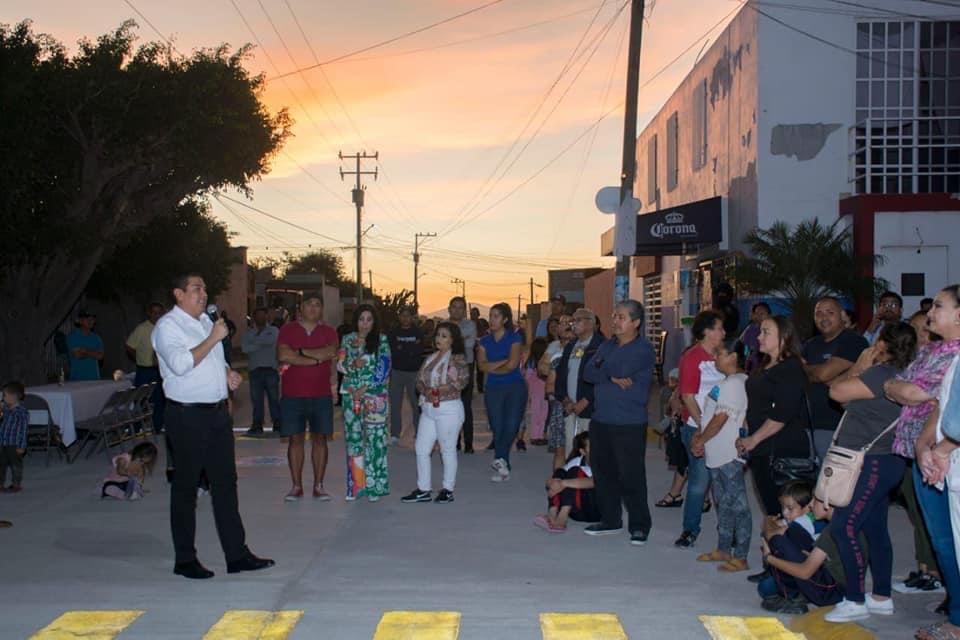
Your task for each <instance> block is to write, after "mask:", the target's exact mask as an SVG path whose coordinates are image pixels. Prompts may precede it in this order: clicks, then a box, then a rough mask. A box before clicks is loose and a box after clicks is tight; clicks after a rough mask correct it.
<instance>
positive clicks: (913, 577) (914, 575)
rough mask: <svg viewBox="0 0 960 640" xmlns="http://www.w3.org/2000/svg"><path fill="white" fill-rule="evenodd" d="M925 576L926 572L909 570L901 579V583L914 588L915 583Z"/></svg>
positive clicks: (915, 586)
mask: <svg viewBox="0 0 960 640" xmlns="http://www.w3.org/2000/svg"><path fill="white" fill-rule="evenodd" d="M926 577H927V574H926V573H924V572H922V571H911V572H910V575H908V576H907V579H906V580H904V581H903V585H904V586H905V587H910V588H911V589H916V588H917V585H918V584H919V583H920V582H921V581H922V580H923V579H924V578H926Z"/></svg>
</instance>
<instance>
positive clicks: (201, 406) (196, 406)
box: [167, 398, 227, 409]
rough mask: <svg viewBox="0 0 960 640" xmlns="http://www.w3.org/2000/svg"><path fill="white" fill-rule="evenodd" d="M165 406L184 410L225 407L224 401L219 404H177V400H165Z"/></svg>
mask: <svg viewBox="0 0 960 640" xmlns="http://www.w3.org/2000/svg"><path fill="white" fill-rule="evenodd" d="M167 404H172V405H173V406H175V407H183V408H184V409H223V408H226V406H227V401H226V400H221V401H220V402H178V401H177V400H171V399H170V398H167Z"/></svg>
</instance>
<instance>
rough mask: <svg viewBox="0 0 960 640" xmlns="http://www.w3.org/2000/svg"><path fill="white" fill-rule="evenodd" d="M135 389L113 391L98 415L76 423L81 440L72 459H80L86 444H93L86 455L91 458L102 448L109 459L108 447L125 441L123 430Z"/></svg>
mask: <svg viewBox="0 0 960 640" xmlns="http://www.w3.org/2000/svg"><path fill="white" fill-rule="evenodd" d="M135 392H136V389H127V390H124V391H114V392H113V395H112V396H110V398H109V399H108V400H107V402H106V404H104V405H103V408H102V409H101V410H100V413H99V414H97V415H96V416H94V417H93V418H89V419H87V420H82V421H80V422H78V423H77V433H78V434H79V433H83V439H82V440H81V441H80V445H79V446H78V447H77V452H76V453H75V454H74V456H73V459H74V460H76V459H77V458H78V457H80V453H81V452H82V451H83V449H84V448H85V447H86V445H87V443H88V442H91V441H92V442H93V449H91V450H90V452H89V453H87V457H88V458H89V457H90V456H92V455H93V454H94V453H96V451H97V450H98V449H99V448H100V447H103V450H104V452H105V453H106V454H107V458H109V457H110V447H112V446H115V445H117V444H121V443H122V442H123V441H124V440H125V439H127V438H125V437H124V433H123V431H124V429H125V428H126V427H127V425H129V424H130V422H129V420H130V400H131V398H132V397H133V394H134V393H135Z"/></svg>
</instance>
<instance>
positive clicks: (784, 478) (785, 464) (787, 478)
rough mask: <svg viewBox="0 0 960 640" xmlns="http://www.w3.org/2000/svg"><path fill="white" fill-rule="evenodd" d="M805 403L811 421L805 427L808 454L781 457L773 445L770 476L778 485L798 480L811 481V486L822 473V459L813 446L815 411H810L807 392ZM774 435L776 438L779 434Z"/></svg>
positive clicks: (804, 397)
mask: <svg viewBox="0 0 960 640" xmlns="http://www.w3.org/2000/svg"><path fill="white" fill-rule="evenodd" d="M803 404H804V406H806V408H807V418H808V420H809V422H810V424H809V425H807V427H805V428H804V433H805V434H806V436H807V446H808V449H807V455H806V456H805V457H780V456H777V453H776V450H775V448H774V447H771V451H770V477H771V479H772V480H773V482H774V484H775V485H777V486H778V487H782V486H783V485H785V484H787V483H788V482H795V481H798V480H799V481H803V482H809V483H810V485H811V486H815V485H816V484H817V477H818V476H819V475H820V460H818V459H817V450H816V448H815V447H814V446H813V432H812V430H811V429H812V427H811V425H812V424H813V421H812V417H813V413H812V412H811V411H810V401H809V399H808V398H807V394H806V392H804V394H803ZM773 437H774V438H776V437H777V436H776V435H775V436H773ZM774 442H775V441H774ZM771 444H774V443H771Z"/></svg>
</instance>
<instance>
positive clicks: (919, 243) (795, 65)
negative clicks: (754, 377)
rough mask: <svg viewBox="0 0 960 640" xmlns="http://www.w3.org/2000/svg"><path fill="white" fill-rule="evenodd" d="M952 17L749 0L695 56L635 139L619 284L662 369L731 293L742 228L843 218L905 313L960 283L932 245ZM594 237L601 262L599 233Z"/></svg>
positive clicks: (939, 219)
mask: <svg viewBox="0 0 960 640" xmlns="http://www.w3.org/2000/svg"><path fill="white" fill-rule="evenodd" d="M867 5H869V6H867ZM951 18H953V19H954V21H951ZM956 20H960V8H955V7H949V6H944V5H940V4H936V3H926V2H914V1H912V0H908V1H902V0H871V2H870V3H866V4H863V5H860V4H856V5H855V3H849V4H847V3H844V4H842V5H841V4H838V3H835V2H829V1H827V0H810V1H808V2H806V3H804V4H803V5H796V4H795V5H790V8H788V7H785V6H784V7H780V6H777V5H776V4H774V3H750V4H747V5H745V6H744V8H743V9H742V10H741V11H740V12H739V14H738V15H737V16H736V17H735V18H734V19H733V20H732V21H731V22H730V24H729V25H728V26H727V27H726V29H725V30H724V31H723V32H722V33H721V34H720V35H719V37H718V38H717V39H716V40H715V41H714V42H713V43H712V45H711V46H710V47H709V49H708V50H707V51H706V52H705V53H704V54H703V55H702V56H701V58H700V59H699V60H698V62H697V64H696V65H695V66H694V68H693V69H692V70H691V72H690V73H689V74H688V75H687V77H686V78H684V80H683V81H682V82H681V83H680V85H679V86H678V87H677V89H676V90H675V91H674V93H673V95H671V97H670V98H669V99H668V100H667V102H666V103H665V104H664V105H663V107H662V109H661V110H660V111H659V112H658V113H657V115H656V116H654V118H653V119H652V120H651V121H650V122H649V123H648V124H647V125H646V127H645V128H644V129H643V130H642V132H641V134H640V135H639V136H638V139H637V178H636V182H635V185H634V194H635V196H636V197H637V198H638V199H640V200H641V201H642V208H641V213H640V216H639V217H638V224H637V227H638V230H637V235H638V253H637V256H638V257H635V258H633V265H632V266H633V268H632V269H631V286H630V289H631V294H632V295H634V296H636V297H639V298H641V299H642V300H643V301H644V302H645V303H646V306H647V311H648V318H647V321H648V332H649V333H650V334H651V335H653V334H654V333H656V332H659V330H660V328H661V327H662V328H663V329H667V330H668V331H669V332H670V335H669V337H668V347H667V356H666V361H667V367H668V368H669V366H671V365H672V363H675V362H676V361H677V359H678V358H679V353H680V351H681V350H682V348H683V346H684V344H685V342H686V338H685V336H684V335H683V331H682V329H681V327H682V326H683V319H684V318H689V317H690V316H693V315H694V314H696V313H697V312H698V311H699V310H700V309H701V308H705V307H708V306H710V304H711V302H712V291H713V288H714V286H715V285H716V284H718V283H719V282H720V281H729V282H731V283H732V284H734V286H735V285H736V283H735V282H734V281H733V267H734V265H735V263H736V260H737V259H738V256H739V255H742V252H744V250H745V247H744V242H743V239H744V236H745V234H746V233H747V232H748V231H750V230H751V229H753V228H756V227H760V228H769V227H770V226H771V225H772V224H773V223H775V222H777V221H781V220H782V221H785V222H787V223H788V224H790V225H796V224H797V223H799V222H801V221H803V220H806V219H811V218H814V217H817V218H819V219H820V220H821V221H822V222H825V223H828V224H829V223H831V222H833V221H834V220H836V219H837V217H838V216H843V217H844V218H845V219H847V220H848V221H849V224H852V225H853V235H854V244H855V247H856V248H857V249H858V250H860V251H873V252H876V253H878V254H881V255H884V256H885V257H886V258H887V259H886V262H885V264H884V265H883V266H881V267H880V268H879V269H878V270H877V275H880V276H882V277H884V278H886V279H887V280H889V281H890V283H891V286H892V288H893V289H895V290H899V291H901V293H903V294H904V298H905V305H904V306H905V309H904V312H905V313H909V312H911V311H912V310H913V309H915V308H916V307H917V305H918V303H919V300H920V299H921V298H922V297H924V296H932V295H934V294H935V293H936V291H937V290H938V289H939V288H941V287H943V286H944V285H946V284H949V283H951V282H956V281H958V280H960V263H958V258H957V257H955V256H954V257H951V256H950V252H949V251H948V248H947V244H948V240H946V239H947V238H955V237H958V236H960V202H958V201H957V199H956V198H954V197H953V196H951V195H949V194H956V193H957V192H960V21H956ZM602 244H603V245H604V253H605V254H606V255H609V251H610V249H611V248H612V232H608V233H607V234H604V239H603V241H602ZM587 297H588V298H589V297H590V294H589V293H588V294H587ZM740 304H741V305H742V307H741V317H742V318H743V319H745V318H746V317H747V313H746V312H747V311H748V304H749V301H747V300H743V299H741V301H740ZM870 307H871V301H862V303H861V308H860V311H861V313H860V315H861V317H862V318H863V317H867V316H868V315H869V314H870V312H871V308H870Z"/></svg>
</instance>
